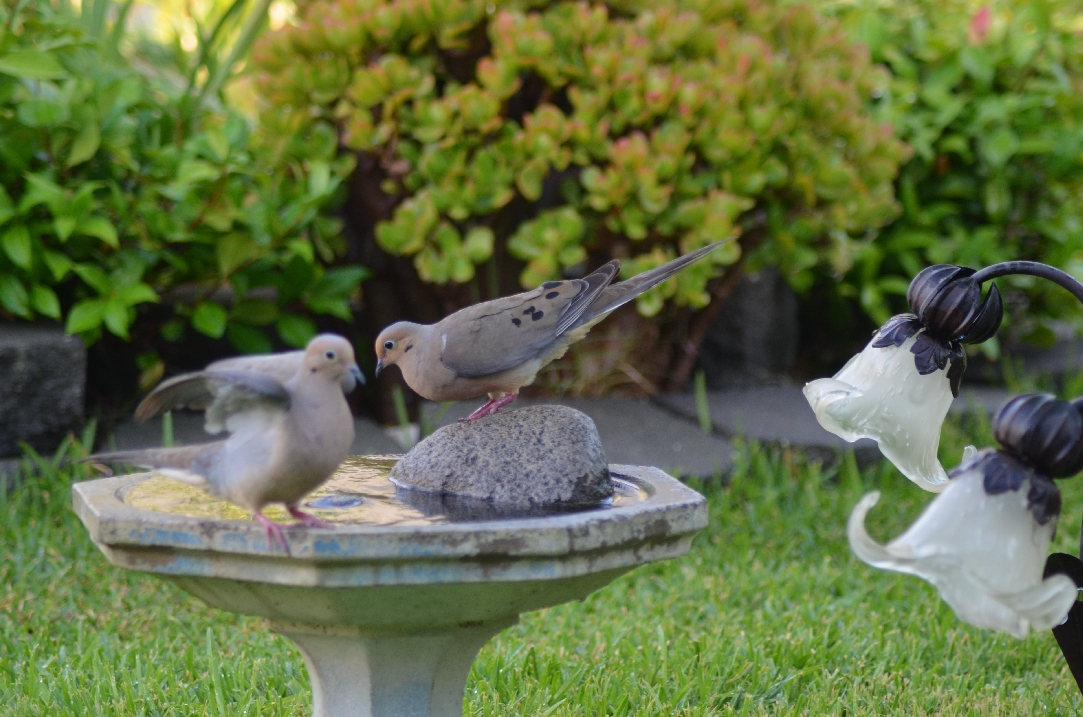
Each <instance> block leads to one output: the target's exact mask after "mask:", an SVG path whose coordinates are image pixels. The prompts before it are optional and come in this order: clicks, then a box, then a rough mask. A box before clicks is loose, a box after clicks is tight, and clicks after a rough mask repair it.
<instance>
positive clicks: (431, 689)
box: [73, 459, 707, 717]
mask: <svg viewBox="0 0 1083 717" xmlns="http://www.w3.org/2000/svg"><path fill="white" fill-rule="evenodd" d="M373 466H377V467H378V470H374V469H373ZM387 467H389V466H388V464H386V463H385V464H383V465H382V466H381V465H380V464H379V462H378V461H377V462H373V461H367V462H366V461H364V460H363V459H350V460H348V461H347V463H346V464H344V466H343V468H342V469H340V471H339V473H337V474H336V476H335V478H334V479H332V481H330V482H329V483H328V485H327V486H324V487H323V488H321V489H320V491H317V493H316V494H314V497H313V498H312V499H311V500H310V502H309V503H307V504H306V505H307V506H308V507H306V510H312V512H314V513H316V514H317V515H318V516H319V517H320V518H322V519H324V520H330V521H332V522H336V523H339V524H338V525H336V526H335V527H334V528H332V529H309V528H296V529H287V530H286V536H287V540H288V543H289V546H290V555H286V554H285V553H284V552H283V551H282V548H281V547H278V549H277V550H275V549H274V548H273V547H272V546H271V545H269V544H268V542H267V539H266V536H265V534H264V531H263V528H262V527H261V526H259V525H258V524H256V523H255V522H252V521H251V520H247V519H244V514H243V513H239V512H238V513H236V514H234V513H231V512H230V511H233V510H234V509H233V508H232V507H231V506H226V505H224V504H221V503H217V502H214V501H211V499H209V498H206V497H204V496H203V495H202V494H201V493H198V492H195V493H193V492H192V491H194V489H189V488H188V487H187V486H184V485H183V484H178V483H173V482H170V481H168V480H167V479H165V478H162V477H160V476H153V475H152V474H138V475H129V476H120V477H116V478H103V479H100V480H93V481H88V482H85V483H79V484H76V485H75V486H74V488H73V498H74V503H75V510H76V512H77V513H78V515H79V517H80V518H81V519H82V521H83V524H84V525H85V526H86V528H87V530H88V531H89V533H90V537H91V539H92V540H93V541H94V542H95V543H96V544H97V545H98V547H99V548H101V550H102V552H104V553H105V555H106V557H107V558H108V559H109V560H110V561H111V562H112V563H113V564H114V565H118V566H120V567H123V568H128V569H131V570H139V571H142V572H148V573H154V574H156V575H158V576H160V577H163V578H166V579H168V580H171V581H172V582H174V583H176V584H177V585H178V586H179V587H180V588H182V589H183V590H185V591H187V592H189V593H191V594H192V595H195V596H196V597H198V598H200V599H201V600H203V601H204V602H206V603H207V604H209V605H211V606H213V607H217V608H220V609H223V610H229V611H231V612H236V613H242V614H245V615H258V616H262V617H264V618H266V619H267V620H269V622H270V627H271V629H273V630H275V631H277V632H280V633H281V634H283V635H286V636H287V637H289V638H290V639H292V640H293V641H294V642H296V643H297V645H298V646H299V647H300V649H301V653H302V654H303V655H304V659H305V664H306V665H307V666H308V673H309V677H310V679H311V681H312V702H313V712H314V714H315V715H316V717H362V716H368V715H372V716H373V717H392V716H394V717H430V716H431V717H459V716H460V715H461V714H462V705H463V688H464V686H465V684H466V677H467V674H468V672H469V671H470V665H471V663H472V662H473V660H474V657H475V656H476V655H477V653H478V651H479V650H480V649H481V647H482V646H483V645H484V644H485V643H486V642H487V641H488V640H489V639H490V638H491V637H492V636H493V635H495V634H497V633H498V632H500V631H501V630H503V629H504V628H506V627H508V626H509V625H513V624H515V622H517V621H518V618H519V614H520V613H523V612H528V611H530V610H537V609H540V608H543V607H547V606H550V605H556V604H559V603H563V602H567V601H569V600H581V599H583V598H585V597H586V596H587V595H589V594H590V593H591V592H593V591H595V590H597V589H599V588H601V587H602V586H604V585H606V584H607V583H609V582H610V581H612V580H613V579H614V578H616V577H617V576H619V575H621V574H622V573H625V572H627V571H628V570H631V569H632V568H634V567H636V566H637V565H641V564H643V563H648V562H652V561H656V560H665V559H667V558H674V557H677V556H680V555H683V554H684V553H686V552H687V551H688V548H689V545H690V543H691V541H692V537H693V535H695V533H696V532H698V531H699V530H700V529H702V528H703V527H704V526H705V525H706V524H707V506H706V501H705V500H704V499H703V497H702V496H701V495H699V494H698V493H696V492H695V491H693V490H691V489H689V488H686V487H685V486H683V485H682V484H681V483H679V482H678V481H676V480H674V479H673V478H671V477H669V476H668V475H666V474H665V473H663V472H662V471H660V470H658V469H656V468H644V467H632V466H611V469H612V473H613V475H614V478H616V479H618V483H619V484H620V485H621V486H623V491H622V493H621V494H620V495H619V496H618V499H617V500H615V501H614V503H613V504H612V505H611V506H609V507H604V508H600V509H595V510H588V511H583V512H576V513H562V514H558V515H549V516H546V517H536V518H520V519H514V520H507V519H504V520H489V521H470V522H451V521H449V520H446V519H442V518H440V517H437V518H435V519H433V518H431V517H425V516H423V515H422V514H421V513H420V512H417V511H413V512H411V511H412V509H410V508H409V507H406V506H404V505H403V504H402V503H400V502H397V501H395V500H394V488H393V487H391V484H390V482H389V481H387V479H386V477H385V476H386V471H387ZM366 470H367V471H368V474H369V475H368V478H358V476H359V475H362V474H364V472H365V471H366ZM377 474H378V475H377ZM374 475H375V479H374V477H373V476H374ZM376 479H378V480H377V482H376V483H374V482H373V481H374V480H376ZM366 481H367V482H366ZM186 491H187V492H186ZM351 496H352V497H351ZM280 519H281V518H280Z"/></svg>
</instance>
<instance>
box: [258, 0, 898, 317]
mask: <svg viewBox="0 0 1083 717" xmlns="http://www.w3.org/2000/svg"><path fill="white" fill-rule="evenodd" d="M253 60H254V64H255V66H256V69H257V76H256V78H257V84H258V86H259V87H260V89H261V94H262V95H263V97H264V98H265V99H266V100H267V101H268V102H269V104H270V107H269V108H268V110H267V113H268V114H275V115H276V116H279V117H286V118H293V120H294V121H298V122H305V123H310V124H311V125H312V126H315V127H329V128H330V127H333V128H334V131H335V132H336V133H337V135H338V136H339V137H340V140H341V142H342V144H343V146H344V147H345V148H346V149H348V150H350V151H353V152H356V153H359V155H360V156H363V157H364V156H368V157H373V158H375V160H376V161H375V166H378V167H379V168H380V172H381V173H382V174H381V177H382V182H381V184H380V190H381V191H382V192H383V194H384V196H385V197H386V198H387V201H386V202H384V204H385V205H386V206H389V207H393V210H392V211H388V212H386V213H385V214H384V215H382V216H371V217H368V219H369V220H370V222H373V223H375V238H376V240H377V241H378V244H379V246H380V247H382V248H383V249H384V250H385V251H387V252H389V253H391V254H397V255H405V256H408V257H412V261H413V266H414V268H415V269H416V272H417V274H418V275H419V276H420V278H421V279H422V280H424V281H425V282H428V283H429V284H431V285H433V286H436V287H438V288H437V291H440V289H439V287H447V288H446V289H445V290H444V297H445V298H446V299H447V302H448V303H449V304H453V305H454V304H455V303H460V304H461V303H462V302H464V301H466V300H471V299H473V300H476V298H477V297H478V295H479V294H480V293H481V292H480V291H473V292H471V293H469V294H463V293H462V292H459V293H455V291H454V290H453V287H454V286H455V285H461V284H470V283H476V284H480V286H486V285H487V286H489V287H493V286H495V285H496V282H494V280H493V277H491V276H490V277H488V281H484V280H481V279H479V277H477V276H476V272H477V270H478V267H480V266H484V267H485V269H484V271H486V272H492V271H495V269H494V266H495V263H494V259H493V257H494V252H497V253H499V251H506V252H507V254H510V256H511V257H512V258H513V259H514V260H515V266H516V272H517V279H518V283H519V284H520V285H521V286H522V287H533V286H536V285H538V284H540V283H541V282H544V281H546V280H549V279H553V278H559V277H561V276H562V275H565V276H566V275H575V273H576V272H580V271H582V270H583V268H584V266H585V267H586V268H592V267H593V266H595V265H597V264H598V263H601V262H602V261H605V260H607V259H609V258H612V257H621V258H623V259H626V261H624V263H623V265H622V275H623V276H628V275H631V274H634V273H636V272H640V271H643V270H646V269H648V268H651V267H653V266H657V265H658V264H661V263H663V262H665V261H667V260H669V259H671V258H673V257H674V256H676V255H677V254H679V253H685V252H688V251H690V250H693V249H695V248H697V247H700V246H703V245H704V244H706V243H708V242H711V241H714V240H718V239H722V238H725V237H727V236H729V235H731V234H743V236H742V238H741V241H740V243H737V242H735V243H733V244H732V245H731V246H730V247H729V248H727V249H725V250H723V251H718V252H716V253H715V254H713V255H712V258H711V260H710V261H704V262H702V263H700V264H697V265H695V266H693V267H692V268H690V269H689V270H687V271H685V272H683V273H682V274H680V275H679V276H678V277H677V278H675V279H673V280H671V281H669V282H666V283H665V284H663V285H662V286H661V287H659V288H657V289H654V290H652V291H650V292H647V293H646V294H644V295H643V296H641V297H640V298H639V299H638V304H637V305H638V309H639V311H640V313H641V314H643V315H646V316H652V315H657V314H659V312H660V311H662V309H663V307H665V306H667V305H668V306H669V307H671V308H672V307H677V306H683V307H688V309H698V308H702V307H704V306H705V305H706V304H708V302H709V301H710V299H711V294H710V293H709V284H708V282H709V280H711V279H712V277H715V276H717V275H718V274H719V273H720V271H721V270H720V268H719V267H720V266H724V265H732V264H733V263H734V262H736V261H737V260H738V258H739V256H740V255H741V252H742V251H744V252H745V257H744V261H745V262H746V264H747V265H748V266H749V267H751V268H758V267H760V266H764V265H775V266H778V267H780V268H781V269H782V270H783V271H784V272H785V273H786V275H787V276H788V277H789V279H790V281H791V282H792V283H794V285H796V286H799V287H801V286H807V285H808V284H809V282H810V281H811V280H812V278H813V276H814V269H816V268H817V267H822V266H827V267H836V268H838V269H839V271H844V270H845V269H846V268H849V265H850V264H849V261H850V255H851V254H852V253H853V252H854V251H856V250H857V249H858V248H859V246H860V244H861V242H862V241H864V240H865V239H866V237H867V235H868V234H869V233H870V232H873V231H874V230H875V229H876V228H877V227H879V226H881V225H882V224H884V223H886V222H887V221H889V220H891V219H892V218H893V217H894V216H895V214H896V212H897V206H896V202H895V199H894V196H893V189H892V180H893V179H894V177H895V175H896V171H897V167H898V164H899V162H900V161H902V160H903V159H904V158H905V157H906V148H905V146H904V145H903V144H902V143H901V142H899V141H898V140H897V139H895V138H894V136H893V135H892V131H891V128H890V126H888V125H886V124H884V123H883V122H882V121H878V120H876V119H874V118H873V117H872V116H871V115H870V114H869V112H868V111H867V102H868V100H869V98H870V96H871V95H872V94H873V93H874V92H877V91H880V90H882V87H883V85H884V83H885V82H886V78H885V76H884V74H883V72H882V71H881V70H879V69H877V68H876V67H874V66H873V65H872V63H871V62H870V61H869V58H868V56H867V53H866V52H865V51H864V49H863V48H861V47H860V46H858V45H855V44H853V43H851V42H850V41H848V40H847V38H846V36H845V35H844V34H843V32H842V30H841V28H840V26H839V25H838V24H837V23H836V22H834V21H832V20H828V19H825V18H823V17H820V16H818V15H817V13H816V12H814V11H813V10H812V9H811V8H809V7H807V6H797V7H784V6H782V5H781V4H780V3H774V2H759V1H757V0H671V1H662V2H610V3H603V2H568V1H558V2H533V3H531V2H510V1H508V0H333V1H331V0H311V1H309V2H302V3H300V4H299V22H298V23H297V25H296V26H287V27H285V28H283V29H281V30H279V31H277V32H273V33H268V34H266V35H264V36H263V37H262V38H261V40H260V42H259V43H258V44H257V46H256V48H255V50H254V53H253ZM298 118H300V119H298ZM370 164H372V163H370ZM359 223H363V222H359ZM490 293H492V291H490ZM452 308H454V306H452ZM686 311H687V309H686Z"/></svg>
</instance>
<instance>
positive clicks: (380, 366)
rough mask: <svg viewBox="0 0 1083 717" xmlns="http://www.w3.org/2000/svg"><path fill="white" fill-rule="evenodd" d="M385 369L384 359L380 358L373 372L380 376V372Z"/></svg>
mask: <svg viewBox="0 0 1083 717" xmlns="http://www.w3.org/2000/svg"><path fill="white" fill-rule="evenodd" d="M383 370H384V360H383V359H380V360H378V361H377V362H376V371H374V372H373V374H372V375H373V376H379V375H380V372H381V371H383Z"/></svg>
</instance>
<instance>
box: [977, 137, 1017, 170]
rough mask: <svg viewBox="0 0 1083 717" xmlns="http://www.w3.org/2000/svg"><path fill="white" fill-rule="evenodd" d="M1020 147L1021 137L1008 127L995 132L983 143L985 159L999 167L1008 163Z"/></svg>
mask: <svg viewBox="0 0 1083 717" xmlns="http://www.w3.org/2000/svg"><path fill="white" fill-rule="evenodd" d="M1018 148H1019V138H1018V137H1017V136H1016V134H1015V132H1012V131H1011V130H1010V129H1008V128H1006V127H1005V128H1001V129H999V130H997V131H996V132H993V133H992V134H991V135H989V137H988V138H987V139H985V140H984V141H983V142H982V145H981V149H982V154H983V155H984V156H985V161H987V162H989V164H990V165H992V166H993V167H995V168H997V169H999V168H1000V167H1003V166H1004V165H1005V164H1007V163H1008V160H1009V159H1011V158H1012V155H1014V154H1015V152H1016V150H1017V149H1018Z"/></svg>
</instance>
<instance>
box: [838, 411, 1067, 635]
mask: <svg viewBox="0 0 1083 717" xmlns="http://www.w3.org/2000/svg"><path fill="white" fill-rule="evenodd" d="M995 433H996V437H997V440H998V442H1000V443H1001V445H1002V446H1003V449H1002V450H999V451H994V450H985V451H980V452H977V453H970V455H969V456H968V458H967V460H965V461H964V462H963V464H962V465H960V466H959V467H958V468H957V469H955V470H954V471H952V474H951V478H950V480H949V482H948V485H947V487H946V489H945V490H944V491H943V492H942V493H941V494H940V495H938V496H936V497H935V498H934V499H933V500H932V502H931V503H930V504H929V506H928V507H927V508H926V509H925V511H924V512H923V513H922V514H921V516H920V517H919V518H918V519H917V521H915V522H914V524H913V525H912V526H910V528H909V529H907V530H906V532H904V533H903V534H902V535H900V536H899V537H898V538H896V539H894V540H892V541H891V542H889V543H888V544H887V545H880V544H878V543H876V542H875V541H874V540H873V539H872V538H871V537H869V534H868V532H866V530H865V516H866V515H867V513H868V512H869V509H870V508H872V506H873V505H875V504H876V501H877V499H878V498H879V493H870V494H868V495H866V496H865V497H864V498H862V500H861V501H860V502H859V503H858V504H857V506H856V507H855V508H854V510H853V513H852V514H851V516H850V521H849V524H848V526H847V534H848V536H849V539H850V546H851V548H852V549H853V551H854V553H855V554H857V556H858V557H859V558H861V559H862V560H863V561H865V562H866V563H868V564H870V565H872V566H874V567H878V568H883V569H885V570H894V571H897V572H902V573H909V574H911V575H917V576H918V577H920V578H923V579H924V580H927V581H928V582H930V583H932V584H933V585H934V586H935V587H936V588H937V590H938V591H939V592H940V596H941V597H942V598H943V599H944V601H945V602H947V603H948V605H950V606H951V608H952V610H954V611H955V614H956V615H957V616H958V617H959V619H961V620H963V621H964V622H967V623H970V624H971V625H976V626H978V627H983V628H988V629H991V630H999V631H1001V632H1007V633H1009V634H1011V635H1014V636H1015V637H1019V638H1022V637H1026V635H1027V632H1028V630H1031V629H1034V630H1046V629H1050V628H1052V627H1054V626H1056V625H1059V624H1060V623H1061V622H1063V621H1064V619H1065V617H1066V616H1067V615H1068V611H1069V610H1070V609H1071V607H1072V606H1073V605H1074V604H1075V601H1076V584H1075V582H1073V580H1072V579H1071V578H1069V577H1068V576H1066V575H1062V574H1054V575H1050V576H1049V577H1047V578H1044V579H1043V568H1044V566H1045V562H1046V557H1047V554H1048V552H1049V544H1050V541H1051V540H1052V538H1053V533H1054V531H1055V530H1056V523H1057V517H1058V515H1059V514H1060V507H1061V499H1060V491H1059V489H1058V488H1057V486H1056V484H1055V483H1054V482H1053V480H1052V478H1057V477H1066V476H1070V475H1073V474H1074V473H1076V472H1078V471H1079V470H1080V468H1083V415H1081V414H1080V408H1079V405H1078V404H1070V403H1067V402H1065V401H1058V400H1056V399H1054V398H1053V397H1052V396H1048V395H1043V394H1028V395H1023V396H1017V397H1016V398H1014V399H1012V400H1011V401H1009V402H1008V404H1007V405H1005V407H1004V408H1003V409H1002V410H1001V412H1000V413H999V414H998V416H997V418H996V423H995Z"/></svg>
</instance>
